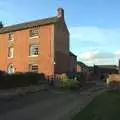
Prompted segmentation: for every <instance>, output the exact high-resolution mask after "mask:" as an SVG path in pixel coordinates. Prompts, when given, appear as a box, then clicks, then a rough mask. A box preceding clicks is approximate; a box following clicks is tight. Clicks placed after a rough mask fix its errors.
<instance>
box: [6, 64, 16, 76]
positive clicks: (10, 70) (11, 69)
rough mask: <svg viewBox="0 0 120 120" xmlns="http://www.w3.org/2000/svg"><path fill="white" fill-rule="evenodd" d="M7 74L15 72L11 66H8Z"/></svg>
mask: <svg viewBox="0 0 120 120" xmlns="http://www.w3.org/2000/svg"><path fill="white" fill-rule="evenodd" d="M7 72H8V74H12V73H14V72H15V69H14V66H13V64H9V65H8V68H7Z"/></svg>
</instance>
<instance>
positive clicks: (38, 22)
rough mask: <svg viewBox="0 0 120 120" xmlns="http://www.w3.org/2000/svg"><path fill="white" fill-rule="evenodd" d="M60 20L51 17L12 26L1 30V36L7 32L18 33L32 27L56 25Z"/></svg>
mask: <svg viewBox="0 0 120 120" xmlns="http://www.w3.org/2000/svg"><path fill="white" fill-rule="evenodd" d="M59 19H60V18H58V17H57V16H55V17H49V18H45V19H40V20H34V21H29V22H24V23H20V24H15V25H11V26H6V27H3V28H0V34H2V33H6V32H12V31H17V30H23V29H27V28H31V27H36V26H42V25H47V24H52V23H56V22H57V21H58V20H59Z"/></svg>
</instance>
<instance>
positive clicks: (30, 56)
mask: <svg viewBox="0 0 120 120" xmlns="http://www.w3.org/2000/svg"><path fill="white" fill-rule="evenodd" d="M28 57H38V55H31V56H28Z"/></svg>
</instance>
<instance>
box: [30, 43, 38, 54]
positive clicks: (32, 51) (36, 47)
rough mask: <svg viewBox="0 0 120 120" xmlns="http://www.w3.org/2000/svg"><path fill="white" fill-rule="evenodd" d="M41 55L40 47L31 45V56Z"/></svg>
mask: <svg viewBox="0 0 120 120" xmlns="http://www.w3.org/2000/svg"><path fill="white" fill-rule="evenodd" d="M38 54H39V46H38V45H31V46H30V56H37V55H38Z"/></svg>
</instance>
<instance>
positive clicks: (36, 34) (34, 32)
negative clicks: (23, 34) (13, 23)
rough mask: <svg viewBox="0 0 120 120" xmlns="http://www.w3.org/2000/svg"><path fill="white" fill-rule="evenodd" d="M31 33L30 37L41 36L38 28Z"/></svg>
mask: <svg viewBox="0 0 120 120" xmlns="http://www.w3.org/2000/svg"><path fill="white" fill-rule="evenodd" d="M29 33H30V37H35V36H39V30H38V29H34V30H30V32H29Z"/></svg>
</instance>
